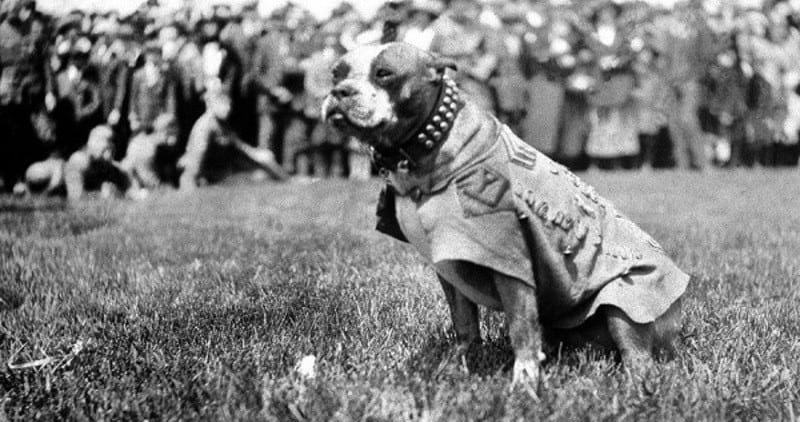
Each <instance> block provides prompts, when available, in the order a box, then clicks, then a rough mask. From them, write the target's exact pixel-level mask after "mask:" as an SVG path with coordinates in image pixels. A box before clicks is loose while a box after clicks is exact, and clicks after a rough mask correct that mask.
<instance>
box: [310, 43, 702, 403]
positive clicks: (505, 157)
mask: <svg viewBox="0 0 800 422" xmlns="http://www.w3.org/2000/svg"><path fill="white" fill-rule="evenodd" d="M454 70H455V65H454V64H453V62H451V61H449V60H447V59H443V58H440V57H436V56H434V55H432V54H430V53H428V52H425V51H422V50H419V49H417V48H416V47H413V46H411V45H409V44H404V43H389V44H383V45H376V46H364V47H359V48H357V49H355V50H352V51H350V52H348V53H346V54H345V55H344V56H342V57H341V58H340V59H339V60H338V61H337V62H336V63H335V64H334V66H333V68H332V78H333V80H332V82H333V88H332V89H331V91H330V93H329V94H328V96H327V97H326V98H325V100H324V102H323V118H324V119H325V120H326V121H327V122H329V123H330V124H333V125H335V126H337V127H338V128H339V129H340V130H343V131H345V132H346V133H350V134H352V135H354V136H356V137H357V138H359V139H360V140H361V141H362V142H364V143H366V144H368V145H369V147H370V149H371V151H372V154H373V160H374V162H375V163H376V165H377V166H379V167H380V168H381V172H382V173H383V174H384V175H385V177H386V180H387V182H388V183H387V186H386V188H385V189H384V191H383V193H382V197H381V200H380V201H379V210H378V217H379V220H378V230H380V231H383V232H385V233H387V234H390V235H393V236H395V237H397V238H398V239H400V240H405V241H408V242H409V243H411V244H412V245H413V246H414V247H415V248H416V249H417V250H418V251H419V252H420V253H421V255H422V256H423V257H425V259H426V260H427V261H428V262H430V263H431V264H432V266H433V268H434V269H435V270H436V273H437V275H438V278H439V281H440V282H441V285H442V288H443V290H444V293H445V297H446V300H447V303H448V305H449V308H450V312H451V316H452V321H453V327H454V329H455V332H456V338H457V342H458V346H457V349H456V353H463V352H465V351H466V350H467V349H468V348H469V346H470V345H471V344H472V343H475V342H479V341H480V331H479V325H478V320H479V308H478V305H482V306H484V307H487V308H490V309H495V310H500V311H502V312H504V313H505V316H506V322H507V329H508V335H509V339H510V343H511V347H512V349H513V351H514V364H513V368H512V386H517V385H521V386H524V387H526V388H531V389H533V391H534V394H535V391H536V388H538V385H539V381H540V365H541V361H542V360H543V359H544V358H545V355H544V353H543V347H544V343H545V342H546V343H548V344H553V343H554V342H566V343H569V344H583V343H586V342H589V343H594V344H598V345H601V346H604V347H610V348H615V349H617V350H618V351H619V352H620V356H621V359H622V362H623V364H624V365H625V367H626V368H628V369H634V370H637V371H638V370H641V369H642V368H647V367H649V366H650V365H652V362H653V358H654V355H655V352H657V351H659V350H666V351H669V350H671V349H672V347H673V341H674V339H675V338H676V337H677V335H678V333H679V331H680V328H681V297H682V296H683V294H684V292H685V290H686V288H687V285H688V282H689V276H688V275H687V274H685V273H684V272H683V271H681V270H680V269H679V268H678V267H677V266H676V265H675V264H674V263H673V262H672V261H671V260H670V258H668V257H667V256H666V253H665V251H664V249H663V248H662V247H661V246H660V245H659V244H658V243H657V242H656V241H655V240H653V238H652V237H650V236H649V235H648V234H646V233H645V232H644V231H643V230H642V229H640V228H639V227H638V226H636V225H635V224H634V223H633V222H631V221H630V220H629V219H628V218H626V217H625V216H624V215H622V214H621V213H620V212H618V211H617V210H616V208H614V205H613V204H612V203H611V202H609V201H608V200H606V199H604V198H602V197H600V196H599V195H598V194H597V193H596V192H595V191H594V189H593V188H591V187H590V186H588V185H587V184H585V183H584V182H583V181H582V180H580V179H579V178H578V177H577V176H575V175H574V174H573V173H571V172H569V171H568V170H567V169H566V168H565V167H563V166H561V165H559V164H557V163H555V162H554V161H552V160H550V159H549V158H547V157H546V156H545V155H543V154H541V153H540V152H539V151H537V150H536V149H534V148H533V147H531V146H529V145H528V144H526V143H525V142H523V141H522V140H521V139H520V138H518V137H517V136H516V135H514V134H513V133H512V132H511V131H510V130H509V129H508V127H507V126H505V125H503V124H501V123H500V122H499V121H498V120H497V119H496V118H495V117H494V116H492V115H491V114H490V113H488V112H487V111H484V110H481V109H479V108H478V107H477V106H476V105H475V104H474V103H473V101H472V100H471V99H469V98H466V97H465V95H464V93H462V92H461V91H460V90H459V89H458V87H457V86H456V84H455V82H453V81H452V80H451V79H450V77H449V75H448V73H450V72H452V71H454ZM529 391H530V390H529Z"/></svg>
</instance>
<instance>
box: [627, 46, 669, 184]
mask: <svg viewBox="0 0 800 422" xmlns="http://www.w3.org/2000/svg"><path fill="white" fill-rule="evenodd" d="M660 61H661V58H660V57H658V56H657V55H656V53H655V52H654V51H653V50H651V49H650V48H643V49H642V50H641V51H640V52H639V53H638V54H637V55H636V60H635V62H634V65H633V69H634V71H635V72H636V80H637V81H638V82H637V85H638V86H637V87H636V89H635V90H634V92H633V95H634V99H635V101H636V107H637V111H638V116H637V123H638V124H637V130H638V132H637V133H638V138H639V146H640V151H641V154H640V159H639V165H640V166H641V168H642V169H645V170H648V169H651V168H653V166H654V165H655V164H656V151H657V149H656V148H658V147H659V146H660V145H663V144H665V143H666V141H668V139H669V130H668V129H667V116H668V114H669V109H668V107H669V104H670V87H669V86H668V85H667V83H666V81H665V80H664V77H663V76H662V75H661V73H660V71H659V68H660V66H659V62H660Z"/></svg>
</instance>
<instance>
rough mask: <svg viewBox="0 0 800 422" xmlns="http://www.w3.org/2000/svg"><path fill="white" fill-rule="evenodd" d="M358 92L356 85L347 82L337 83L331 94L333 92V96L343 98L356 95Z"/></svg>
mask: <svg viewBox="0 0 800 422" xmlns="http://www.w3.org/2000/svg"><path fill="white" fill-rule="evenodd" d="M357 93H358V90H357V89H356V88H355V87H353V86H352V85H347V84H340V85H337V86H336V87H335V88H333V90H332V91H331V94H333V96H334V97H336V98H337V99H339V100H341V99H342V98H348V97H352V96H354V95H356V94H357Z"/></svg>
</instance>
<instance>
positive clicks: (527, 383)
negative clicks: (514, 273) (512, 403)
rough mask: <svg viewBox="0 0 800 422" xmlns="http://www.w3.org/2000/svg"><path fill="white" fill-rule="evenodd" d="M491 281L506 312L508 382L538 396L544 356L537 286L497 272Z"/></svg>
mask: <svg viewBox="0 0 800 422" xmlns="http://www.w3.org/2000/svg"><path fill="white" fill-rule="evenodd" d="M494 280H495V287H496V288H497V292H498V293H499V295H500V300H501V302H502V304H503V311H504V312H505V314H506V320H507V323H508V336H509V338H510V340H511V347H512V348H513V349H514V369H513V377H512V381H511V385H512V386H521V387H523V388H525V389H526V390H527V391H528V392H529V393H530V394H531V395H532V396H534V397H537V394H536V391H537V390H538V388H539V377H540V374H539V371H540V362H541V358H542V356H544V355H543V354H542V330H541V327H540V325H539V308H538V303H537V302H536V289H535V288H534V287H532V286H529V285H528V284H526V283H524V282H522V281H520V280H517V279H515V278H513V277H508V276H506V275H503V274H499V273H495V275H494Z"/></svg>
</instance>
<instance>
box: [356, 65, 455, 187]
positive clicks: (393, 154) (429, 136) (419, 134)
mask: <svg viewBox="0 0 800 422" xmlns="http://www.w3.org/2000/svg"><path fill="white" fill-rule="evenodd" d="M440 84H441V85H440V87H439V95H438V98H437V100H436V105H435V106H434V110H433V113H431V115H430V116H428V118H427V119H426V120H425V121H424V122H423V123H422V124H421V125H420V126H419V128H417V129H416V130H415V131H413V132H412V133H411V135H409V136H408V138H406V140H405V141H403V142H401V143H399V144H398V146H396V147H392V148H387V147H380V146H372V147H370V150H371V152H372V159H373V160H374V161H375V164H377V165H378V167H379V168H380V169H381V171H382V172H383V171H397V172H408V171H411V170H414V169H415V168H417V167H418V166H419V161H420V160H421V159H422V158H423V157H425V156H426V155H428V154H430V153H431V152H432V151H434V150H435V149H436V148H438V147H439V146H441V145H442V144H443V143H444V141H445V140H446V139H447V135H448V134H449V133H450V130H451V129H452V128H453V122H454V121H455V119H456V116H457V115H458V112H459V111H461V109H462V108H463V107H464V100H463V99H462V98H461V95H460V94H459V92H458V88H457V87H456V83H455V81H454V80H452V79H451V78H449V77H448V76H446V75H442V79H441V80H440Z"/></svg>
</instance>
